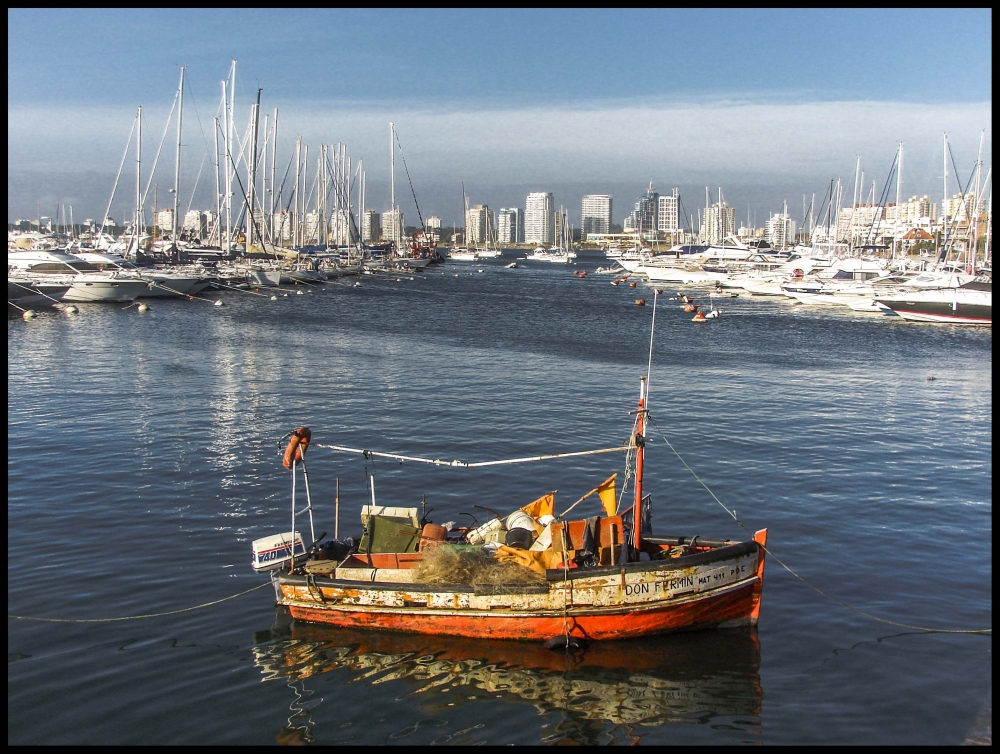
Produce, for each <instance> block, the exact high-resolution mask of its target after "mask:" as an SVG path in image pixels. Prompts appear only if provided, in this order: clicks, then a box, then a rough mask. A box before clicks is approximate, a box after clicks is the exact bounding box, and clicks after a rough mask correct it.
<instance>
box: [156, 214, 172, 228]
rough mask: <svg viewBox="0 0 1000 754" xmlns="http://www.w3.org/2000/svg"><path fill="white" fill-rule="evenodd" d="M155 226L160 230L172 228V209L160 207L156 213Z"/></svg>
mask: <svg viewBox="0 0 1000 754" xmlns="http://www.w3.org/2000/svg"><path fill="white" fill-rule="evenodd" d="M156 227H157V228H159V229H160V230H161V231H169V230H173V229H174V211H173V210H172V209H161V210H160V211H159V212H157V213H156Z"/></svg>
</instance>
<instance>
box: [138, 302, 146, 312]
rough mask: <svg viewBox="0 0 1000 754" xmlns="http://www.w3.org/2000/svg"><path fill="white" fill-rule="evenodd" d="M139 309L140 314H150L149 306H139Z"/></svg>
mask: <svg viewBox="0 0 1000 754" xmlns="http://www.w3.org/2000/svg"><path fill="white" fill-rule="evenodd" d="M138 309H139V311H140V312H148V311H149V304H139V306H138Z"/></svg>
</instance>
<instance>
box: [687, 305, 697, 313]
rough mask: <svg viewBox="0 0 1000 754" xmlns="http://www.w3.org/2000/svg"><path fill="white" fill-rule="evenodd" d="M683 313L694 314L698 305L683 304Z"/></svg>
mask: <svg viewBox="0 0 1000 754" xmlns="http://www.w3.org/2000/svg"><path fill="white" fill-rule="evenodd" d="M684 311H686V312H688V313H690V312H696V311H698V305H697V304H684Z"/></svg>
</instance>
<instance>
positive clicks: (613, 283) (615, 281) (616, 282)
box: [611, 280, 621, 285]
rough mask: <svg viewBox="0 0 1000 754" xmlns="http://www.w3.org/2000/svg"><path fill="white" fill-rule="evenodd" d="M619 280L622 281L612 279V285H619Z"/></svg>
mask: <svg viewBox="0 0 1000 754" xmlns="http://www.w3.org/2000/svg"><path fill="white" fill-rule="evenodd" d="M619 282H621V281H619V280H612V281H611V285H618V283H619Z"/></svg>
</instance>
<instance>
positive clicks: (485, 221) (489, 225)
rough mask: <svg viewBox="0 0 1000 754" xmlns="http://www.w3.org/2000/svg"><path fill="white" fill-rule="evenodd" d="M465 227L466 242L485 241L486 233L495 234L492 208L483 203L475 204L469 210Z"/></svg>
mask: <svg viewBox="0 0 1000 754" xmlns="http://www.w3.org/2000/svg"><path fill="white" fill-rule="evenodd" d="M465 228H466V233H467V234H468V238H467V239H466V242H467V243H485V242H486V235H487V233H491V234H495V228H496V221H495V220H494V218H493V210H491V209H490V208H489V207H487V206H486V205H485V204H477V205H476V206H475V207H473V208H472V209H470V210H469V214H468V217H466V219H465ZM491 240H492V239H491Z"/></svg>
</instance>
